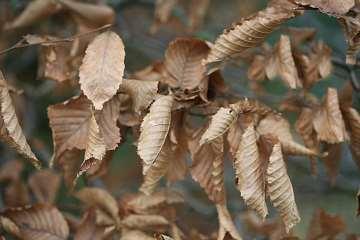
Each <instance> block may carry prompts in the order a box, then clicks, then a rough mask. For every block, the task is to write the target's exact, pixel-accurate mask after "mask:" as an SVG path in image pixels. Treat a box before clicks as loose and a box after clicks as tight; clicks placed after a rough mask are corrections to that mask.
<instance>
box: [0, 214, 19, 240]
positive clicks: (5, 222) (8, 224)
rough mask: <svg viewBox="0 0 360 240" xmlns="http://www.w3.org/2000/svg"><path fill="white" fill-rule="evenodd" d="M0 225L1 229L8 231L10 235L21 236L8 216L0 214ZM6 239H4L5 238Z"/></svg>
mask: <svg viewBox="0 0 360 240" xmlns="http://www.w3.org/2000/svg"><path fill="white" fill-rule="evenodd" d="M0 226H1V228H2V229H3V230H5V231H6V232H8V233H10V234H11V235H13V236H15V237H17V238H21V237H22V236H21V232H20V228H19V227H18V226H17V225H16V224H15V223H14V222H13V221H11V220H10V219H9V218H7V217H3V216H0ZM5 240H6V239H5Z"/></svg>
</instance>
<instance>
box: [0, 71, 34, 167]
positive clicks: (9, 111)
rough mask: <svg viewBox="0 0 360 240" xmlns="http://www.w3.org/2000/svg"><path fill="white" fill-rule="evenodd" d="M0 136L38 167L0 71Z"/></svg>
mask: <svg viewBox="0 0 360 240" xmlns="http://www.w3.org/2000/svg"><path fill="white" fill-rule="evenodd" d="M0 113H1V118H0V128H1V130H0V131H1V132H0V138H2V139H3V140H5V141H6V142H7V143H8V144H9V145H10V146H12V147H13V148H15V149H16V151H17V152H18V153H20V154H21V155H22V156H24V157H25V158H26V159H28V160H30V162H31V163H32V164H33V165H34V166H35V167H37V168H40V161H39V160H38V159H37V158H36V156H35V154H34V153H33V152H32V150H31V148H30V146H29V144H28V143H27V141H26V138H25V136H24V133H23V131H22V129H21V126H20V124H19V121H18V118H17V116H16V112H15V109H14V106H13V103H12V100H11V97H10V94H9V89H8V87H7V84H6V81H5V78H4V75H3V74H2V72H1V71H0Z"/></svg>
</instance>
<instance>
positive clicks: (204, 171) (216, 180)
mask: <svg viewBox="0 0 360 240" xmlns="http://www.w3.org/2000/svg"><path fill="white" fill-rule="evenodd" d="M199 133H201V132H199ZM198 136H201V135H200V134H198ZM198 140H199V137H196V138H194V139H193V140H192V141H190V142H189V149H190V153H191V158H192V166H191V175H192V177H193V179H194V180H195V181H197V182H199V184H200V186H201V187H202V188H203V189H204V190H205V192H206V193H207V195H208V197H209V199H210V200H211V201H213V202H215V203H224V202H225V186H224V157H225V156H224V140H223V136H220V137H218V138H215V139H214V140H212V141H211V142H208V143H206V144H203V145H198V142H199V141H198Z"/></svg>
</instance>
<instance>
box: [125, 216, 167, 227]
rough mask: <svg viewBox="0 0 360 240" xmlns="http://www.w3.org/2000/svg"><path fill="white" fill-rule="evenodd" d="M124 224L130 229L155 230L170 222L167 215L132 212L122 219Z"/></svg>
mask: <svg viewBox="0 0 360 240" xmlns="http://www.w3.org/2000/svg"><path fill="white" fill-rule="evenodd" d="M121 224H122V226H124V227H125V228H129V229H138V230H144V231H145V230H155V229H156V228H159V227H166V226H168V225H169V224H170V223H169V221H168V220H166V218H165V217H163V216H161V215H154V214H131V215H128V216H126V217H124V218H123V219H122V220H121Z"/></svg>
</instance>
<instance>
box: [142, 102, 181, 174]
mask: <svg viewBox="0 0 360 240" xmlns="http://www.w3.org/2000/svg"><path fill="white" fill-rule="evenodd" d="M173 101H174V100H173V97H172V96H160V97H159V98H158V99H157V100H155V102H154V103H153V104H152V105H151V106H150V112H149V113H148V114H147V115H146V116H145V117H144V119H143V122H142V124H141V129H140V131H141V133H140V137H139V142H138V149H137V152H138V154H139V156H140V157H141V159H142V160H143V161H144V163H145V165H151V164H153V163H154V161H155V160H156V158H157V157H158V155H159V153H160V151H161V148H162V146H163V145H164V143H165V140H166V136H167V134H168V132H169V128H170V122H171V107H172V104H173ZM146 170H147V169H144V173H146Z"/></svg>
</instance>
